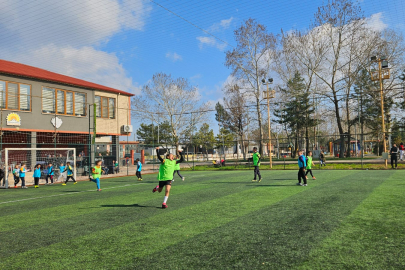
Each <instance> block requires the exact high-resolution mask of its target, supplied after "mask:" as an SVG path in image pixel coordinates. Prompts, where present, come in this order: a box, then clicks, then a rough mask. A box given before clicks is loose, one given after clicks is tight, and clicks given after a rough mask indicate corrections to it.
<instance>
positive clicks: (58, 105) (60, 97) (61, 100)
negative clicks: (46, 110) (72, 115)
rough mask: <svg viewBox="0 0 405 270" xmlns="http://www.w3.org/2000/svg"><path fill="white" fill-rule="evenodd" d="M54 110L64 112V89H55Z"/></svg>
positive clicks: (59, 112)
mask: <svg viewBox="0 0 405 270" xmlns="http://www.w3.org/2000/svg"><path fill="white" fill-rule="evenodd" d="M57 93H58V95H57V100H56V108H57V109H56V111H57V112H58V114H65V91H61V90H58V91H57Z"/></svg>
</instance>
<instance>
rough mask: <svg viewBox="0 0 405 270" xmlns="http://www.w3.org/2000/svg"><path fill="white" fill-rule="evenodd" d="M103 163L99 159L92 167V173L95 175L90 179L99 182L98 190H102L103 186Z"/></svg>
mask: <svg viewBox="0 0 405 270" xmlns="http://www.w3.org/2000/svg"><path fill="white" fill-rule="evenodd" d="M101 163H102V161H101V160H98V161H97V162H96V166H94V167H93V168H91V173H92V175H93V179H91V178H90V181H92V182H94V183H96V184H97V191H101V188H100V177H101Z"/></svg>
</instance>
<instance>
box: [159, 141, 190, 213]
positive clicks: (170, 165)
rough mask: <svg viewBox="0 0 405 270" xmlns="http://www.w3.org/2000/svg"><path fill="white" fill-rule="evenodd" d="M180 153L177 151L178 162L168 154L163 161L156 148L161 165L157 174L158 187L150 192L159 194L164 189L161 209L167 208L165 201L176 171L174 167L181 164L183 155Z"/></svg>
mask: <svg viewBox="0 0 405 270" xmlns="http://www.w3.org/2000/svg"><path fill="white" fill-rule="evenodd" d="M181 152H182V151H181V150H179V154H180V160H175V159H174V155H173V154H169V155H168V156H166V158H165V159H163V158H162V157H161V156H160V155H159V147H156V155H157V157H158V159H159V160H160V162H161V163H160V167H159V174H158V180H159V185H157V186H156V187H155V188H154V189H153V190H152V192H156V191H158V192H159V193H160V192H162V190H163V187H166V190H165V197H164V199H163V204H162V208H167V204H166V202H167V199H168V198H169V193H170V188H171V186H172V179H173V174H174V171H175V169H176V165H177V164H179V163H181V162H183V155H182V154H181Z"/></svg>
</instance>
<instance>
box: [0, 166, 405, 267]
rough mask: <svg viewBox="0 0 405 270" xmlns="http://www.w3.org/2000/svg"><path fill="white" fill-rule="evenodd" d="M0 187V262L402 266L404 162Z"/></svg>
mask: <svg viewBox="0 0 405 270" xmlns="http://www.w3.org/2000/svg"><path fill="white" fill-rule="evenodd" d="M183 173H184V176H185V177H186V180H185V181H184V182H182V181H181V180H180V179H179V178H177V179H176V181H175V182H174V183H173V187H172V192H171V195H170V198H169V201H168V205H169V208H167V209H161V208H160V206H161V203H162V199H163V194H153V193H152V192H151V191H152V188H153V187H154V185H155V184H156V182H157V181H156V175H145V176H144V181H143V182H138V181H136V180H135V177H122V178H115V179H112V178H110V179H104V180H103V179H102V188H103V191H101V192H96V191H95V189H96V187H95V184H94V183H91V182H80V183H79V184H77V185H73V184H70V185H69V184H68V185H67V186H61V185H59V184H55V185H53V186H41V187H40V188H39V189H34V188H29V189H26V190H24V189H9V190H0V243H1V249H0V250H1V252H0V269H228V268H229V269H230V268H240V269H257V268H263V269H404V268H405V226H404V224H405V215H404V214H403V212H404V209H405V180H404V176H405V172H404V171H402V170H401V171H338V170H336V171H326V170H323V171H315V173H316V177H317V180H311V179H310V180H308V182H309V185H308V186H307V187H302V186H296V185H295V184H296V180H295V179H296V172H293V171H264V172H263V173H262V174H263V181H262V182H261V183H252V182H251V181H250V180H251V178H252V172H248V171H204V172H183Z"/></svg>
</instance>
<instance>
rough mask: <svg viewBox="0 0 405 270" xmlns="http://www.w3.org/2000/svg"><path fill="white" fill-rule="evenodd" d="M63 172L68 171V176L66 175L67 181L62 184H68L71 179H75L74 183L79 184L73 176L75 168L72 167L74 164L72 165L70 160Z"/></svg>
mask: <svg viewBox="0 0 405 270" xmlns="http://www.w3.org/2000/svg"><path fill="white" fill-rule="evenodd" d="M63 172H67V177H66V181H65V183H63V184H62V186H66V183H67V182H68V181H69V179H72V180H73V182H74V183H73V184H74V185H76V184H77V182H76V180H75V179H74V178H73V168H72V166H70V162H67V163H66V168H65V170H64V171H63Z"/></svg>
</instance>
